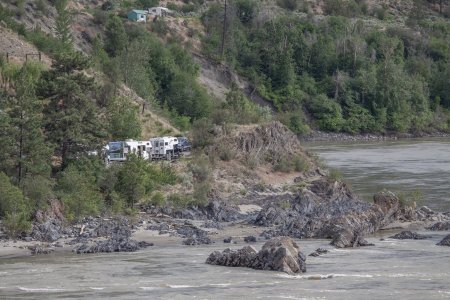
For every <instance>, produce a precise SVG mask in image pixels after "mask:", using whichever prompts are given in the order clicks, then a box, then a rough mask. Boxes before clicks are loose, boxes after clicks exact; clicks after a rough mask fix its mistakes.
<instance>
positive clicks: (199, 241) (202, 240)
mask: <svg viewBox="0 0 450 300" xmlns="http://www.w3.org/2000/svg"><path fill="white" fill-rule="evenodd" d="M212 243H213V241H212V240H211V239H210V238H209V237H207V236H199V237H190V238H187V239H185V240H184V241H183V245H187V246H196V245H209V244H212Z"/></svg>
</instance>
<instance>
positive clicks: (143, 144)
mask: <svg viewBox="0 0 450 300" xmlns="http://www.w3.org/2000/svg"><path fill="white" fill-rule="evenodd" d="M151 149H152V144H151V143H150V142H149V141H135V140H126V141H118V142H110V143H109V144H108V146H107V160H108V162H111V161H125V160H126V159H127V155H129V154H130V153H133V154H135V155H137V156H139V157H142V158H144V159H149V158H150V153H151Z"/></svg>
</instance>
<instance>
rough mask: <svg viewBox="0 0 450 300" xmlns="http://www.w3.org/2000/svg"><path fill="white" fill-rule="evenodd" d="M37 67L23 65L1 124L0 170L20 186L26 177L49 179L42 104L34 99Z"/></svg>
mask: <svg viewBox="0 0 450 300" xmlns="http://www.w3.org/2000/svg"><path fill="white" fill-rule="evenodd" d="M40 73H41V68H40V66H38V65H36V64H32V63H30V62H29V63H26V64H24V65H23V67H22V68H21V69H20V70H19V71H18V73H17V74H16V76H15V78H14V80H13V82H14V89H15V96H11V97H8V98H6V99H5V100H4V102H3V105H2V106H3V108H2V109H3V110H4V114H6V115H7V117H6V118H5V119H4V120H3V121H2V122H1V123H2V124H0V126H4V130H2V131H1V132H0V140H2V145H5V146H6V147H5V148H3V151H2V155H3V156H4V159H2V161H1V162H0V168H1V170H2V171H4V172H6V173H7V174H8V175H10V176H11V177H12V178H14V180H15V181H17V182H18V183H20V182H21V181H22V180H23V178H24V177H25V176H26V175H30V176H35V175H42V176H44V177H48V176H49V175H50V155H51V149H50V148H49V147H48V146H47V145H46V144H45V142H44V141H45V136H44V133H43V117H42V111H43V103H42V101H41V100H39V99H38V98H37V96H36V85H37V83H38V80H39V77H40Z"/></svg>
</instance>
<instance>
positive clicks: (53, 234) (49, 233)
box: [31, 219, 62, 242]
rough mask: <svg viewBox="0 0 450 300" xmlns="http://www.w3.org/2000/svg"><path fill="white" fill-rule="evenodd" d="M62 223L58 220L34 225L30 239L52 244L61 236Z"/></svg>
mask: <svg viewBox="0 0 450 300" xmlns="http://www.w3.org/2000/svg"><path fill="white" fill-rule="evenodd" d="M61 231H62V222H61V221H60V220H59V219H51V220H48V221H46V222H44V223H42V224H35V225H34V226H33V231H32V232H31V237H32V238H34V239H35V240H38V241H43V242H54V241H56V240H58V239H59V238H60V237H61V236H62V233H61Z"/></svg>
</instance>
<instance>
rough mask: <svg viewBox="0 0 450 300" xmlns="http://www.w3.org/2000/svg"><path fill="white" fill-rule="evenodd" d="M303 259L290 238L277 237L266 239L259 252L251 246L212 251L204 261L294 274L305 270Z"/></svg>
mask: <svg viewBox="0 0 450 300" xmlns="http://www.w3.org/2000/svg"><path fill="white" fill-rule="evenodd" d="M305 261H306V257H305V256H304V254H303V253H302V252H300V249H299V247H298V245H297V244H296V243H295V242H294V241H293V240H292V239H291V238H289V237H277V238H273V239H271V240H269V241H267V242H266V243H265V244H264V246H263V247H262V249H261V250H260V251H259V252H257V251H256V249H255V248H253V247H252V246H246V247H244V248H242V249H240V250H230V249H225V250H224V251H223V252H219V251H214V252H213V253H211V254H210V256H209V257H208V259H207V260H206V263H207V264H211V265H220V266H229V267H247V268H253V269H259V270H273V271H280V272H286V273H288V274H295V273H300V272H306V262H305Z"/></svg>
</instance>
